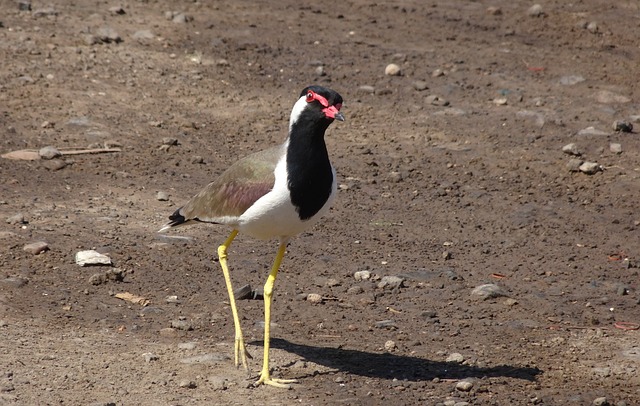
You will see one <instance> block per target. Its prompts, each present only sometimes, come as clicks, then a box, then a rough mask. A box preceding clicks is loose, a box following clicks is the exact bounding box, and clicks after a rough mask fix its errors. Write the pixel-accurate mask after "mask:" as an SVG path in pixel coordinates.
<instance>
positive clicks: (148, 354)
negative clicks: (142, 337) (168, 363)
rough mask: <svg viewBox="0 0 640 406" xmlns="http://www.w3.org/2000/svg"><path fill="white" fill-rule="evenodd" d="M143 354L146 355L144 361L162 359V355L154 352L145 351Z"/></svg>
mask: <svg viewBox="0 0 640 406" xmlns="http://www.w3.org/2000/svg"><path fill="white" fill-rule="evenodd" d="M142 356H143V357H144V362H151V361H157V360H159V359H160V357H158V356H157V355H156V354H154V353H152V352H145V353H144V354H142Z"/></svg>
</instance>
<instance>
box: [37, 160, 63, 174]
mask: <svg viewBox="0 0 640 406" xmlns="http://www.w3.org/2000/svg"><path fill="white" fill-rule="evenodd" d="M42 166H44V167H45V168H47V169H48V170H50V171H59V170H60V169H64V168H65V167H66V166H67V163H66V162H65V161H63V160H62V159H49V160H47V161H42Z"/></svg>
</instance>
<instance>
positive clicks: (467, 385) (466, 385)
mask: <svg viewBox="0 0 640 406" xmlns="http://www.w3.org/2000/svg"><path fill="white" fill-rule="evenodd" d="M471 388H473V382H471V381H468V380H464V381H460V382H458V383H457V384H456V390H459V391H460V392H469V391H470V390H471Z"/></svg>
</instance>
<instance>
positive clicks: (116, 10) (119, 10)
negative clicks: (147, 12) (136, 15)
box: [109, 6, 126, 15]
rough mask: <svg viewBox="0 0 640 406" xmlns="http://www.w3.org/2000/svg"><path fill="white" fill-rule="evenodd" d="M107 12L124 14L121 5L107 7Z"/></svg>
mask: <svg viewBox="0 0 640 406" xmlns="http://www.w3.org/2000/svg"><path fill="white" fill-rule="evenodd" d="M109 12H110V13H111V14H115V15H123V14H126V12H125V11H124V9H123V8H122V7H121V6H113V7H110V8H109Z"/></svg>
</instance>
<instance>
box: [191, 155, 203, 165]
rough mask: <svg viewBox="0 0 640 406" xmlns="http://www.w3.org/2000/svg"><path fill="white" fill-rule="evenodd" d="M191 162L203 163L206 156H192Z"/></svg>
mask: <svg viewBox="0 0 640 406" xmlns="http://www.w3.org/2000/svg"><path fill="white" fill-rule="evenodd" d="M191 163H192V164H203V163H204V158H203V157H201V156H200V155H194V156H192V157H191Z"/></svg>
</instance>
